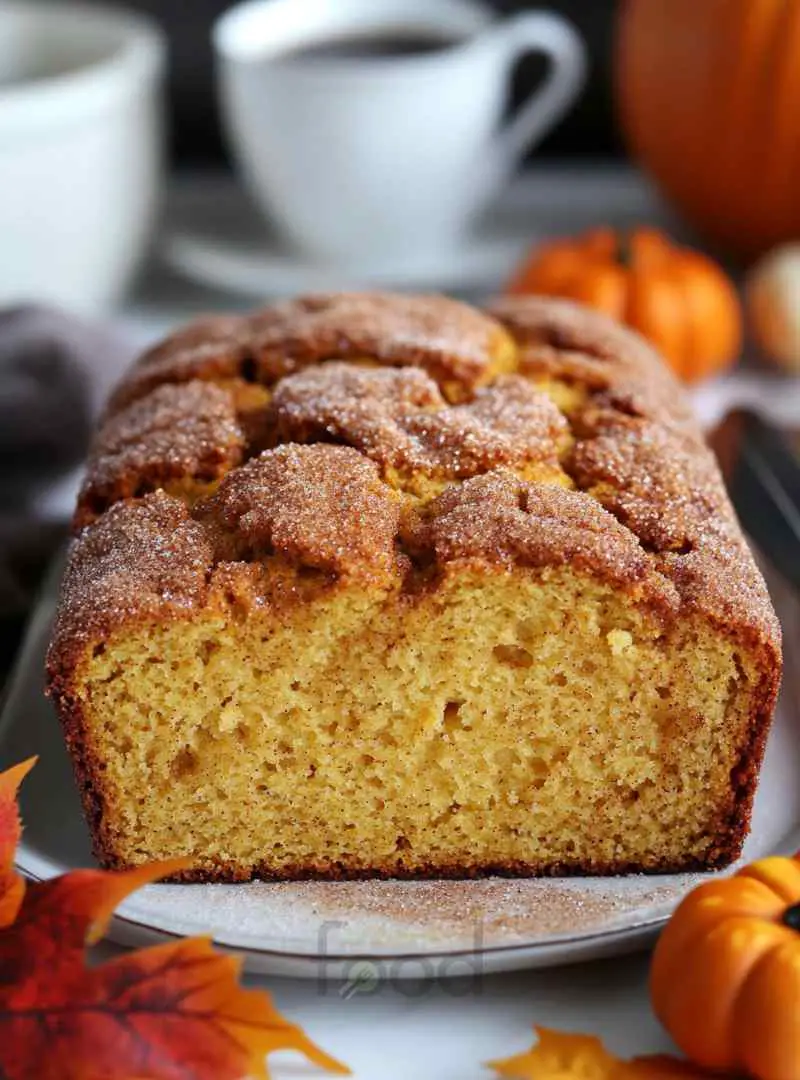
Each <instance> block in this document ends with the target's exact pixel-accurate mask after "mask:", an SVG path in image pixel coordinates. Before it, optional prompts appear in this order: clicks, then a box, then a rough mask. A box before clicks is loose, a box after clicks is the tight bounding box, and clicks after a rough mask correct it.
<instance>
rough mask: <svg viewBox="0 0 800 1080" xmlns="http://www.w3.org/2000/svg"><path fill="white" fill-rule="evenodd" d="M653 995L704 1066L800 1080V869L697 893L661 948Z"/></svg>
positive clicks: (738, 878)
mask: <svg viewBox="0 0 800 1080" xmlns="http://www.w3.org/2000/svg"><path fill="white" fill-rule="evenodd" d="M650 994H651V998H652V1002H653V1008H654V1010H655V1013H656V1015H657V1016H658V1018H659V1020H661V1022H662V1024H663V1025H664V1027H665V1028H666V1029H667V1031H668V1032H669V1033H670V1035H671V1036H672V1038H673V1039H674V1040H675V1042H676V1043H677V1044H678V1046H679V1047H680V1048H681V1050H683V1052H684V1053H685V1054H686V1055H687V1056H688V1057H690V1058H691V1059H692V1061H694V1062H696V1063H697V1064H698V1065H702V1066H704V1067H705V1068H708V1069H719V1070H725V1071H726V1072H729V1073H735V1074H736V1075H741V1074H742V1073H745V1074H747V1075H748V1076H750V1077H752V1078H754V1080H800V862H798V860H797V859H796V858H795V859H788V858H779V857H772V858H767V859H762V860H760V861H759V862H756V863H753V864H752V865H750V866H747V867H745V868H744V869H743V870H740V871H739V872H738V873H737V874H735V875H734V876H733V877H730V878H726V879H722V880H719V881H712V882H708V883H707V884H705V885H701V886H700V887H699V888H697V889H695V890H694V892H692V893H690V894H689V896H687V897H686V899H685V900H684V901H683V902H682V903H681V904H680V906H679V907H678V909H677V911H676V912H675V914H674V915H673V917H672V919H671V920H670V922H669V923H668V924H667V927H666V929H665V930H664V933H663V934H662V935H661V938H660V939H659V942H658V945H657V946H656V951H655V954H654V956H653V966H652V969H651V973H650Z"/></svg>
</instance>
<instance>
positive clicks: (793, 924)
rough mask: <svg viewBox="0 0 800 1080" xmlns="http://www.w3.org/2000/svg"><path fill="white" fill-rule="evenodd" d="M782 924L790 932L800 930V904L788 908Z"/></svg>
mask: <svg viewBox="0 0 800 1080" xmlns="http://www.w3.org/2000/svg"><path fill="white" fill-rule="evenodd" d="M781 922H782V923H783V925H784V926H788V927H789V929H790V930H800V904H792V906H791V907H787V909H786V910H785V911H784V913H783V915H782V916H781Z"/></svg>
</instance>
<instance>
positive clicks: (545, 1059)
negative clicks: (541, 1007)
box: [487, 1027, 719, 1080]
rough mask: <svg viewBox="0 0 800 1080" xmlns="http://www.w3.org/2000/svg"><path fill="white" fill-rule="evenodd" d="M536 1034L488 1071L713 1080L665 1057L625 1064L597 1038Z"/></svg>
mask: <svg viewBox="0 0 800 1080" xmlns="http://www.w3.org/2000/svg"><path fill="white" fill-rule="evenodd" d="M534 1031H535V1032H536V1035H537V1041H536V1042H535V1043H534V1045H533V1046H532V1047H531V1048H530V1050H525V1051H524V1052H523V1053H521V1054H515V1055H514V1057H510V1058H503V1059H502V1060H500V1061H489V1062H487V1066H488V1068H490V1069H494V1071H495V1072H496V1073H497V1074H498V1076H506V1077H512V1078H514V1080H710V1074H709V1073H706V1072H703V1071H702V1070H699V1069H696V1068H695V1067H694V1066H693V1065H691V1064H690V1063H689V1062H685V1061H681V1060H679V1059H678V1058H672V1057H669V1056H668V1055H666V1054H659V1055H656V1056H653V1057H640V1058H634V1059H633V1060H632V1061H624V1060H623V1059H621V1058H618V1057H615V1056H614V1054H612V1053H610V1052H609V1051H608V1050H606V1048H605V1047H604V1046H603V1044H602V1042H601V1041H600V1040H599V1039H598V1038H597V1037H596V1036H594V1035H580V1034H574V1033H572V1032H562V1031H553V1030H552V1029H551V1028H544V1027H534ZM717 1080H719V1077H717Z"/></svg>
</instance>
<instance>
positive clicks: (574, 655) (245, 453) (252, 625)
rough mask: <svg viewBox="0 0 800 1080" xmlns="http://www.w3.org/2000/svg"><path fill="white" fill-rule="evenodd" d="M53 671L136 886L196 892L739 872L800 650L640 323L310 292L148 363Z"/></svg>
mask: <svg viewBox="0 0 800 1080" xmlns="http://www.w3.org/2000/svg"><path fill="white" fill-rule="evenodd" d="M76 528H77V536H76V538H75V540H74V543H73V547H72V551H71V555H70V558H69V564H68V567H67V570H66V575H65V579H64V583H63V589H62V594H61V599H60V604H59V609H58V615H57V620H56V625H55V631H54V636H53V641H52V646H51V649H50V654H49V660H48V679H49V692H50V694H51V695H52V698H53V700H54V702H55V705H56V708H57V710H58V713H59V715H60V718H61V721H62V724H63V730H64V733H65V736H66V741H67V744H68V746H69V750H70V752H71V755H72V760H73V762H74V767H75V774H76V777H77V782H78V784H79V786H80V790H81V794H82V797H83V805H84V808H85V813H86V817H87V820H88V823H89V826H90V829H91V832H92V835H93V839H94V846H95V851H96V854H97V857H98V859H99V860H100V862H101V863H102V864H103V865H105V866H109V867H123V866H129V865H132V864H136V863H140V862H142V861H144V860H147V859H161V858H165V857H168V856H175V855H186V856H190V857H191V858H192V859H193V860H194V869H193V870H191V871H189V872H188V873H187V875H186V876H187V878H189V879H191V880H196V881H210V880H226V881H233V880H245V879H248V878H251V877H253V876H257V877H262V878H267V879H270V878H272V879H291V878H304V877H320V878H347V877H370V876H376V877H385V876H399V877H421V876H425V877H433V876H446V877H462V876H470V875H479V874H489V873H498V874H516V875H532V874H565V873H569V874H571V873H591V874H611V873H620V872H623V871H668V870H669V871H676V870H687V869H690V868H692V869H709V868H713V867H720V866H724V865H725V864H726V863H728V862H730V861H731V860H732V859H733V858H735V857H736V856H737V855H738V853H739V851H740V848H741V844H742V841H743V838H744V836H745V834H746V832H747V829H748V823H749V818H750V812H751V807H752V803H753V796H754V792H755V788H756V783H757V778H758V771H759V766H760V763H761V759H762V754H763V750H764V743H765V739H766V736H767V731H768V728H769V724H770V718H771V713H772V709H773V704H774V700H775V696H776V691H777V686H778V681H779V670H780V641H779V629H778V625H777V622H776V619H775V616H774V614H773V611H772V609H771V607H770V602H769V598H768V595H767V592H766V589H765V586H764V583H763V581H762V579H761V576H760V574H759V572H758V570H757V568H756V566H755V564H754V562H753V559H752V557H751V555H750V552H749V551H748V548H747V546H746V544H745V541H744V539H743V538H742V534H741V532H740V529H739V526H738V524H737V521H736V518H735V516H734V513H733V510H732V509H731V506H730V504H729V502H728V499H727V497H726V494H725V491H724V489H723V485H722V481H721V479H720V475H719V473H718V470H717V467H716V464H715V461H714V459H713V457H712V454H711V453H710V451H709V450H708V449H707V448H706V446H705V444H704V442H703V439H702V436H701V434H700V432H699V430H698V428H697V426H696V424H695V422H694V420H693V419H692V416H691V414H690V411H689V409H688V406H687V404H686V403H685V401H684V399H683V397H682V395H681V392H680V390H679V388H678V387H677V386H676V385H675V383H674V381H673V379H672V377H671V375H670V374H669V373H668V372H667V370H666V369H665V367H663V366H662V364H661V362H660V361H659V359H658V357H657V356H656V355H655V354H654V353H653V352H652V351H651V349H650V348H649V347H648V346H647V345H646V344H645V343H644V341H642V340H641V339H640V338H638V337H637V336H635V335H634V334H632V333H630V332H628V331H625V330H623V329H622V328H621V327H619V326H617V325H616V324H614V323H612V322H610V321H608V320H607V319H605V318H604V317H602V316H600V315H597V314H594V313H591V312H589V311H588V310H584V309H582V308H580V307H577V306H574V305H571V304H568V303H566V302H558V301H554V300H549V299H548V300H544V299H538V298H530V299H513V300H502V301H499V302H497V303H496V304H494V305H493V306H492V307H490V308H489V309H488V310H487V311H478V310H476V309H473V308H470V307H467V306H464V305H462V304H459V303H456V302H455V301H452V300H448V299H445V298H442V297H422V296H400V295H398V296H392V295H387V294H363V295H353V294H339V295H335V294H334V295H324V296H310V297H304V298H301V299H298V300H294V301H290V302H286V303H281V304H278V305H276V306H274V307H271V308H267V309H265V310H262V311H258V312H256V313H255V314H253V315H249V316H225V317H217V318H208V319H204V320H201V321H199V322H196V323H194V324H193V325H191V326H189V327H188V328H186V329H184V330H181V331H179V332H178V333H176V334H174V335H173V336H172V337H170V338H169V339H168V340H167V341H165V342H164V343H163V344H161V345H159V346H158V347H157V348H155V349H153V350H151V351H150V352H148V353H147V354H146V355H145V356H144V357H143V358H142V359H141V361H140V362H139V363H138V364H137V365H136V366H134V367H133V369H132V370H131V371H130V372H129V374H128V375H127V377H126V378H125V379H124V380H123V382H122V384H121V385H120V386H119V388H118V389H117V391H116V393H115V394H114V395H113V398H112V400H111V402H110V404H109V407H108V410H107V414H106V416H105V419H104V421H103V423H102V426H101V429H100V431H99V433H98V435H97V437H96V440H95V442H94V446H93V448H92V450H91V454H90V460H89V465H88V470H87V474H86V479H85V482H84V484H83V489H82V491H81V494H80V499H79V503H78V508H77V513H76Z"/></svg>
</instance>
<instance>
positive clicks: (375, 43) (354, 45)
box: [280, 28, 463, 62]
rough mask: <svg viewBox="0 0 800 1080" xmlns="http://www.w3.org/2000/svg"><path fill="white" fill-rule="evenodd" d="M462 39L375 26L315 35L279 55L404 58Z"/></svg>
mask: <svg viewBox="0 0 800 1080" xmlns="http://www.w3.org/2000/svg"><path fill="white" fill-rule="evenodd" d="M462 41H463V38H462V37H460V36H459V37H457V36H454V35H452V34H444V33H442V34H438V33H436V32H435V31H432V30H423V29H419V30H415V29H413V28H409V29H403V28H398V29H397V30H396V31H394V30H386V29H383V30H375V31H372V32H365V33H358V34H346V35H341V36H339V35H337V36H332V37H326V38H317V39H313V40H310V41H309V42H307V43H303V44H300V45H295V46H294V47H293V48H291V49H288V50H287V51H286V52H285V53H284V54H283V55H282V57H281V58H280V59H286V60H291V61H293V62H294V61H297V60H300V61H306V60H308V61H319V60H356V61H357V60H370V59H372V58H376V57H377V58H380V59H382V60H385V59H390V58H391V57H393V56H396V57H402V58H406V59H407V58H408V57H410V56H424V55H425V54H427V53H437V52H441V51H442V50H443V49H450V48H452V47H453V46H454V45H458V44H460V43H461V42H462Z"/></svg>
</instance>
